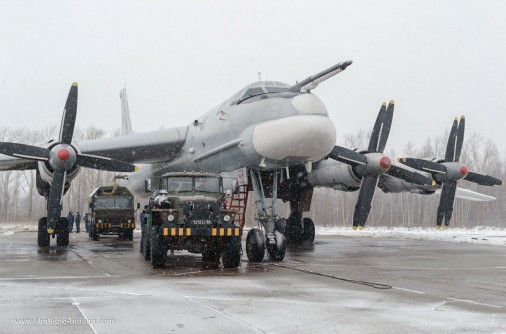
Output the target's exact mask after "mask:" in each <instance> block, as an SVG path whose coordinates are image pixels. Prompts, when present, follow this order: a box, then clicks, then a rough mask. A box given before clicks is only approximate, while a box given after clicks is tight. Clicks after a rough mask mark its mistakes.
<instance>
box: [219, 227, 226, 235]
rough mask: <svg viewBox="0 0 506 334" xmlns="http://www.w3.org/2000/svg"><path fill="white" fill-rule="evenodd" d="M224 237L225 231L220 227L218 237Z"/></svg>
mask: <svg viewBox="0 0 506 334" xmlns="http://www.w3.org/2000/svg"><path fill="white" fill-rule="evenodd" d="M224 235H225V229H224V228H223V227H222V228H220V237H222V236H224Z"/></svg>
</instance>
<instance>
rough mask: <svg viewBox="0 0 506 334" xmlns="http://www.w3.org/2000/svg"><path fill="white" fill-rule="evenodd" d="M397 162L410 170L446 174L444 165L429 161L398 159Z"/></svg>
mask: <svg viewBox="0 0 506 334" xmlns="http://www.w3.org/2000/svg"><path fill="white" fill-rule="evenodd" d="M397 161H399V162H400V163H401V164H404V165H406V166H409V167H411V168H414V169H418V170H422V171H425V172H429V173H446V167H445V166H444V165H441V164H439V163H437V162H434V161H430V160H424V159H417V158H400V159H398V160H397Z"/></svg>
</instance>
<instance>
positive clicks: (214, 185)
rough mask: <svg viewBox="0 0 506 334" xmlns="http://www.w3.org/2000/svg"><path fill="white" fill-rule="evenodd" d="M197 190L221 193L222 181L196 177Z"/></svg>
mask: <svg viewBox="0 0 506 334" xmlns="http://www.w3.org/2000/svg"><path fill="white" fill-rule="evenodd" d="M195 190H197V191H204V192H210V193H217V192H220V180H219V179H218V178H216V177H196V178H195Z"/></svg>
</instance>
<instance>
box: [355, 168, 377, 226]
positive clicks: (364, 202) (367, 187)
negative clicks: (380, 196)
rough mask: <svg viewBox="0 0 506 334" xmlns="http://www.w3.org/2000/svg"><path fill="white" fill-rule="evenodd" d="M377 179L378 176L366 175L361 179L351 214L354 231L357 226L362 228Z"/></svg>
mask: <svg viewBox="0 0 506 334" xmlns="http://www.w3.org/2000/svg"><path fill="white" fill-rule="evenodd" d="M378 179H379V176H378V175H366V176H364V177H363V178H362V183H361V184H360V192H359V194H358V200H357V204H356V205H355V212H354V213H353V229H356V228H357V226H360V227H364V225H365V222H366V221H367V217H368V216H369V211H371V203H372V199H373V197H374V191H375V190H376V186H377V185H378Z"/></svg>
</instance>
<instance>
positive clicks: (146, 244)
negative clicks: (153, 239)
mask: <svg viewBox="0 0 506 334" xmlns="http://www.w3.org/2000/svg"><path fill="white" fill-rule="evenodd" d="M142 228H143V229H144V233H143V234H142V237H143V239H144V240H143V246H144V247H142V256H144V260H146V261H149V260H151V247H150V244H149V241H150V240H149V238H148V231H147V228H146V226H143V227H142Z"/></svg>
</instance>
